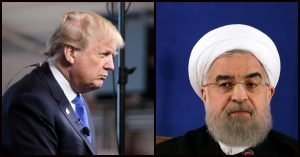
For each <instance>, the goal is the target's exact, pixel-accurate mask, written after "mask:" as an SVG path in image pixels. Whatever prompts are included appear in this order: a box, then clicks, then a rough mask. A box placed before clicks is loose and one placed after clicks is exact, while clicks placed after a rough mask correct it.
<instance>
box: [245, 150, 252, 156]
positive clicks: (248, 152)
mask: <svg viewBox="0 0 300 157" xmlns="http://www.w3.org/2000/svg"><path fill="white" fill-rule="evenodd" d="M242 154H243V155H245V156H246V155H254V152H253V150H251V149H246V150H245V151H244V152H243V153H242Z"/></svg>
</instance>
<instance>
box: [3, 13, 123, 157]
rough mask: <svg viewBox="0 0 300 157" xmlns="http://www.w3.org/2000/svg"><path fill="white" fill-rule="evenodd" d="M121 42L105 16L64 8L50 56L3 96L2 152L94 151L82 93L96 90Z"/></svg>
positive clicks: (43, 153)
mask: <svg viewBox="0 0 300 157" xmlns="http://www.w3.org/2000/svg"><path fill="white" fill-rule="evenodd" d="M123 45H124V41H123V39H122V37H121V35H120V34H119V32H118V31H117V29H116V28H115V27H114V26H113V25H112V24H111V23H110V22H109V21H108V20H106V19H105V18H103V17H101V16H99V15H97V14H95V13H87V12H68V13H66V14H65V15H64V17H63V19H62V22H61V24H60V25H59V27H58V28H57V29H56V30H55V32H54V33H53V35H52V37H51V38H50V40H49V42H48V47H47V55H48V56H49V59H48V60H47V62H45V63H44V64H43V65H42V66H40V67H37V68H36V69H34V70H33V71H32V72H31V73H30V74H28V75H26V76H25V77H24V78H22V79H21V80H20V81H18V82H17V83H16V84H14V85H13V86H12V87H11V88H9V89H8V90H7V92H6V93H5V94H4V96H3V101H2V105H3V107H2V109H3V113H2V116H3V128H2V129H3V130H2V131H3V134H2V144H3V148H4V151H5V153H7V154H26V155H37V154H39V155H57V154H68V155H95V154H97V149H96V148H97V147H96V143H95V140H96V139H95V138H96V137H95V128H94V124H93V120H92V116H91V113H90V110H89V108H88V105H87V104H86V102H85V101H84V99H83V97H82V96H81V94H82V93H86V92H89V91H92V90H95V89H98V88H100V87H101V86H102V85H103V82H104V80H105V79H106V78H107V76H108V71H110V70H113V69H114V63H113V56H114V55H115V52H116V50H117V49H119V48H122V47H123Z"/></svg>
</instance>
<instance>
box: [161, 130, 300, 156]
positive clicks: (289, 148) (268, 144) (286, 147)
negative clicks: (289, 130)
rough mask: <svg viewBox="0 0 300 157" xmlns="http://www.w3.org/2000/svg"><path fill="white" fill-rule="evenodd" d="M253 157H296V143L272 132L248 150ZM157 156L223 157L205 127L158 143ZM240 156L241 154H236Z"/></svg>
mask: <svg viewBox="0 0 300 157" xmlns="http://www.w3.org/2000/svg"><path fill="white" fill-rule="evenodd" d="M250 149H251V150H252V151H253V152H254V155H289V156H291V155H293V156H294V155H297V153H298V145H297V141H295V140H293V139H291V138H289V137H287V136H285V135H283V134H281V133H279V132H276V131H274V130H272V131H270V132H269V134H268V136H267V138H266V139H265V140H264V141H263V142H262V143H261V144H259V145H258V146H256V147H253V148H250ZM155 154H157V155H225V153H223V151H222V149H221V148H220V146H219V144H218V143H217V142H216V141H215V140H214V139H213V138H212V137H211V136H210V135H209V133H208V131H207V127H206V126H204V127H201V128H199V129H197V130H193V131H189V132H188V133H186V134H185V135H184V136H180V137H176V138H173V139H170V140H168V141H165V142H163V143H160V144H158V145H157V146H156V148H155ZM238 155H242V154H238Z"/></svg>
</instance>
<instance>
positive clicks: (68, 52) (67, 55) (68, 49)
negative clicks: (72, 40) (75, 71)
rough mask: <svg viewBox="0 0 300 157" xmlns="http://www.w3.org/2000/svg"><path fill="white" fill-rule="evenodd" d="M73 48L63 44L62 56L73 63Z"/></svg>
mask: <svg viewBox="0 0 300 157" xmlns="http://www.w3.org/2000/svg"><path fill="white" fill-rule="evenodd" d="M74 53H75V52H74V49H73V47H72V46H70V45H64V56H65V58H66V61H67V62H68V63H70V64H74V62H75V54H74Z"/></svg>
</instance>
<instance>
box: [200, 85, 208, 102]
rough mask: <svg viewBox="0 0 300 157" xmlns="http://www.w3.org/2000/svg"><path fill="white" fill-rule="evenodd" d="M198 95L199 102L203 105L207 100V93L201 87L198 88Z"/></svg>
mask: <svg viewBox="0 0 300 157" xmlns="http://www.w3.org/2000/svg"><path fill="white" fill-rule="evenodd" d="M199 94H200V98H201V100H202V101H203V102H204V103H205V102H206V98H207V91H206V90H205V87H202V86H200V87H199Z"/></svg>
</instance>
